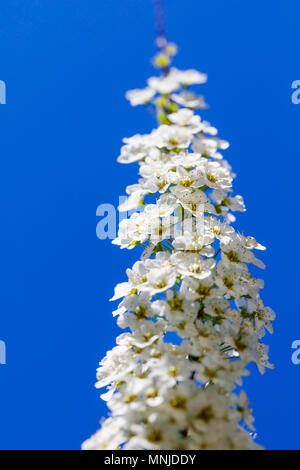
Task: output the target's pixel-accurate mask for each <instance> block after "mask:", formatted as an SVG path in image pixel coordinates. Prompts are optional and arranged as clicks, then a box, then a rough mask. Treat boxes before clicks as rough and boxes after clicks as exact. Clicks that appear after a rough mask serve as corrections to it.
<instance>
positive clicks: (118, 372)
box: [83, 45, 275, 449]
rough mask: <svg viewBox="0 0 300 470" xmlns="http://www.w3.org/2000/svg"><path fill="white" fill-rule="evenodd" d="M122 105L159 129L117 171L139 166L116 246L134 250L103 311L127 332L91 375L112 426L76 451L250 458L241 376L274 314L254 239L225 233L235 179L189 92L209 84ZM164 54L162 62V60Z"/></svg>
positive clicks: (198, 79) (260, 362)
mask: <svg viewBox="0 0 300 470" xmlns="http://www.w3.org/2000/svg"><path fill="white" fill-rule="evenodd" d="M166 51H169V59H168V60H167V61H166V60H162V57H160V58H159V60H158V58H156V65H158V66H159V64H161V68H162V69H163V71H164V73H163V74H162V75H161V76H160V77H152V78H150V79H149V80H148V85H147V87H146V88H144V89H142V90H132V91H129V92H128V93H127V95H126V96H127V98H128V99H129V101H130V102H131V104H132V105H133V106H135V105H141V104H143V105H146V106H147V107H149V108H150V109H151V110H152V111H154V112H155V113H156V115H157V118H158V122H159V126H158V128H157V129H155V130H153V132H152V133H151V134H148V135H135V136H133V137H131V138H127V139H124V146H123V147H122V149H121V154H120V156H119V159H118V160H119V162H121V163H131V162H138V164H139V175H140V178H139V180H138V183H137V184H134V185H131V186H128V187H127V194H128V198H127V200H126V202H125V203H123V204H122V205H121V206H120V208H119V209H120V210H121V211H131V213H132V215H131V216H130V218H128V219H124V220H122V221H121V223H120V227H119V233H118V237H117V238H116V239H115V240H114V243H115V244H117V245H120V247H121V248H133V247H136V246H142V247H143V253H142V256H141V260H140V261H137V262H136V263H135V264H134V265H133V267H132V268H131V269H128V270H127V273H126V274H127V278H128V279H127V281H126V282H123V283H121V284H118V285H117V286H116V288H115V295H114V297H113V298H112V300H117V299H122V300H121V303H120V304H119V306H118V308H117V310H116V311H115V312H114V315H115V316H116V317H117V323H118V325H119V326H120V327H121V328H123V329H125V332H124V333H123V334H121V335H120V336H119V337H118V338H117V345H116V347H114V348H113V349H112V351H109V352H108V353H107V355H106V357H105V358H104V359H103V361H102V362H101V363H100V368H99V370H98V382H97V387H99V388H102V387H107V391H106V393H104V394H103V395H101V396H102V398H103V399H104V400H106V401H107V405H108V407H109V410H110V416H109V418H108V419H106V420H105V421H104V422H103V423H102V427H101V429H100V430H99V431H98V432H97V433H96V434H95V435H94V436H93V437H91V438H90V439H89V440H88V441H86V442H85V443H84V444H83V448H84V449H257V448H260V446H258V445H257V444H256V443H255V442H254V440H253V436H252V432H253V430H254V428H253V417H252V414H251V409H250V408H249V406H248V400H247V397H246V394H245V393H244V391H241V385H242V377H243V376H246V375H248V373H249V372H248V371H247V369H246V366H247V365H248V364H249V363H250V362H254V363H255V364H256V365H257V367H258V369H259V370H260V372H261V373H263V372H264V371H265V368H266V367H271V365H270V364H269V362H268V347H267V346H266V345H264V344H263V343H262V342H261V338H262V337H263V336H264V335H265V330H268V331H269V332H272V325H271V321H272V320H273V319H274V317H275V315H274V312H273V311H272V310H271V309H270V308H269V307H265V306H264V304H263V302H262V300H261V298H260V294H259V291H260V289H261V288H262V287H263V281H262V280H261V279H257V278H255V277H253V276H252V275H251V273H250V270H249V266H248V265H251V264H253V265H255V266H257V267H259V268H264V264H263V262H262V261H261V260H260V259H258V258H257V257H256V255H255V254H254V251H253V250H264V249H265V248H264V247H263V246H262V245H260V244H259V243H258V242H257V241H256V240H255V239H254V238H253V237H250V236H245V235H242V234H241V233H239V232H237V231H236V230H235V228H234V227H233V226H232V223H233V222H234V221H235V217H234V215H233V212H235V211H244V210H245V206H244V202H243V198H242V197H241V196H233V195H232V180H233V178H234V175H233V173H232V171H231V167H230V166H229V164H228V163H227V162H226V161H225V160H224V159H223V156H222V153H221V152H222V150H224V149H226V148H227V147H228V143H227V142H226V141H224V140H221V139H219V138H218V137H217V136H216V135H217V130H216V128H215V127H213V126H211V124H210V123H208V122H206V121H203V120H202V119H201V118H200V116H199V115H198V114H196V110H197V109H199V108H204V107H205V102H204V99H203V98H202V97H201V96H198V95H196V94H195V93H194V92H193V91H191V90H190V87H191V86H193V85H196V84H202V83H204V82H205V81H206V75H204V74H202V73H199V72H197V71H196V70H186V71H180V70H177V69H176V68H170V67H169V65H170V62H171V55H172V54H174V53H175V51H176V49H175V46H172V45H170V47H169V48H166ZM166 51H164V54H165V55H166V53H167V52H166Z"/></svg>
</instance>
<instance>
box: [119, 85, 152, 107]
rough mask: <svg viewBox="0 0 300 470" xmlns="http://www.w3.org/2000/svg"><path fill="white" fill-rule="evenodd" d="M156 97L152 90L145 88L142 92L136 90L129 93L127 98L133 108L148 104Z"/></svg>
mask: <svg viewBox="0 0 300 470" xmlns="http://www.w3.org/2000/svg"><path fill="white" fill-rule="evenodd" d="M154 95H155V91H154V90H153V89H152V88H148V87H147V88H143V89H141V90H139V89H135V90H130V91H127V93H126V98H127V99H128V100H129V101H130V104H131V106H138V105H140V104H147V103H149V101H150V100H151V99H152V98H153V96H154Z"/></svg>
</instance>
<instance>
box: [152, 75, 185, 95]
mask: <svg viewBox="0 0 300 470" xmlns="http://www.w3.org/2000/svg"><path fill="white" fill-rule="evenodd" d="M148 85H149V87H150V88H151V89H152V90H153V91H154V92H157V93H160V94H161V95H168V94H169V93H172V92H173V91H175V90H177V89H178V88H179V83H178V81H176V80H173V79H172V78H170V77H168V76H167V77H163V78H161V77H151V78H149V79H148Z"/></svg>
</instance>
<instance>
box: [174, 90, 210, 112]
mask: <svg viewBox="0 0 300 470" xmlns="http://www.w3.org/2000/svg"><path fill="white" fill-rule="evenodd" d="M171 99H172V101H174V103H177V104H179V105H180V106H184V107H186V108H190V109H205V108H207V104H206V103H205V101H204V98H203V96H198V95H196V94H195V93H193V92H191V91H185V90H184V91H182V92H181V93H179V94H177V93H172V95H171Z"/></svg>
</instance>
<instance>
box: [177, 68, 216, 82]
mask: <svg viewBox="0 0 300 470" xmlns="http://www.w3.org/2000/svg"><path fill="white" fill-rule="evenodd" d="M170 78H171V79H173V80H176V81H178V82H180V83H182V85H184V86H188V85H197V84H202V83H205V82H207V75H206V74H204V73H201V72H198V71H197V70H193V69H191V70H178V69H176V68H175V67H174V68H172V69H171V71H170Z"/></svg>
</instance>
